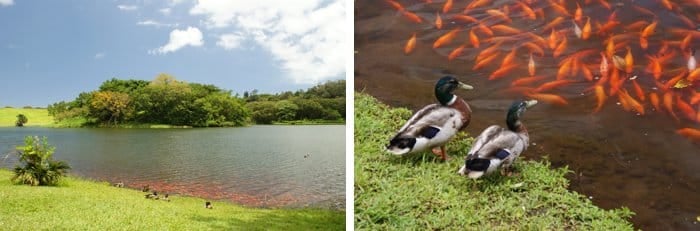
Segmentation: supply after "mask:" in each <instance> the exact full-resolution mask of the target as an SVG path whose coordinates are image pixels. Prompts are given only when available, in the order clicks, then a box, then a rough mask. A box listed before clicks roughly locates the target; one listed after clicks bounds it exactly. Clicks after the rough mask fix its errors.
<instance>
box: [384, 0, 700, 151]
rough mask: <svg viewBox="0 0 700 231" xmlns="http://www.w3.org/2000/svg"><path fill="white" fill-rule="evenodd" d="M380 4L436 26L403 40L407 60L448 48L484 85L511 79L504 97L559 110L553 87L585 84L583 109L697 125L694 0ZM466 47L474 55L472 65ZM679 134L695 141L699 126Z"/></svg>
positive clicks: (395, 0)
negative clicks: (612, 109) (427, 49)
mask: <svg viewBox="0 0 700 231" xmlns="http://www.w3.org/2000/svg"><path fill="white" fill-rule="evenodd" d="M384 1H385V2H386V3H388V5H389V6H390V7H392V8H394V9H395V10H396V11H397V14H399V15H401V16H400V17H402V18H404V19H406V20H407V21H408V22H409V23H415V24H418V25H421V26H425V25H430V26H431V27H434V29H431V30H425V29H424V28H425V27H423V28H422V29H421V31H416V32H414V33H412V34H411V35H410V36H408V37H410V38H409V39H408V41H407V42H406V44H405V46H404V53H405V54H406V55H410V54H411V53H412V52H413V51H414V50H415V49H416V48H417V47H420V46H424V45H425V46H432V48H433V49H438V48H442V49H445V48H449V49H451V52H449V55H448V56H447V61H448V62H455V61H457V59H460V57H461V58H462V59H463V60H465V61H466V64H467V65H469V64H473V66H472V70H473V71H485V72H487V73H490V75H489V77H488V78H489V80H505V79H510V80H511V87H510V88H509V89H507V90H508V91H509V92H516V93H520V94H522V95H524V96H526V97H530V98H534V99H537V100H539V101H543V102H547V103H550V104H555V105H562V106H565V105H568V104H569V101H568V100H567V98H566V97H564V96H561V95H558V94H556V91H557V90H561V89H563V88H565V87H567V86H571V87H573V85H578V86H580V85H581V84H583V85H589V86H587V87H585V90H584V91H583V92H582V93H583V94H584V95H591V96H592V97H593V98H594V99H595V102H596V104H595V107H593V108H592V109H591V113H596V112H598V111H600V110H601V109H602V108H603V107H605V106H606V105H609V104H618V105H621V108H622V109H623V110H625V111H629V112H633V113H636V114H637V115H640V116H644V115H646V114H647V113H649V112H650V111H655V112H658V113H665V114H668V115H669V116H670V117H672V118H673V119H674V120H676V121H678V122H681V120H686V121H690V122H694V123H699V124H700V68H697V61H696V58H695V47H694V45H697V44H698V43H700V31H699V30H698V27H699V26H700V13H698V12H700V11H698V9H700V1H699V0H647V1H640V0H636V1H632V0H629V1H609V0H510V1H508V0H506V1H504V0H499V1H495V0H473V1H453V0H442V1H437V0H436V1H431V0H421V1H420V2H418V3H417V4H421V5H422V6H423V7H421V9H423V10H421V12H417V11H416V12H413V11H411V10H409V9H415V8H416V7H410V8H409V7H404V5H402V3H401V2H399V0H384ZM411 3H412V4H416V1H415V0H414V1H411ZM414 6H415V5H414ZM425 9H428V11H431V12H426V10H425ZM651 9H655V11H656V12H655V11H652V10H651ZM687 9H695V12H687V11H688V10H687ZM622 11H624V12H628V13H627V14H631V15H632V16H634V17H628V16H624V17H623V16H621V15H622V14H621V13H618V12H622ZM627 14H625V15H627ZM658 15H662V16H658ZM540 24H541V25H542V26H541V27H537V28H532V29H519V28H531V27H532V26H531V25H540ZM435 30H437V31H439V32H440V33H438V34H439V35H438V36H437V38H436V36H435V34H436V33H435ZM460 40H461V41H460ZM696 41H697V42H696ZM431 43H432V45H430V44H431ZM570 44H576V45H577V47H579V48H577V49H575V50H574V49H569V45H570ZM452 47H454V48H452ZM581 47H583V48H581ZM467 51H469V52H476V53H475V54H476V56H475V59H474V60H472V59H471V56H467V55H466V54H465V53H466V52H467ZM543 62H547V63H556V64H558V70H557V71H556V73H553V74H550V73H547V74H545V73H542V74H538V70H537V68H538V63H543ZM523 67H526V69H527V74H521V73H525V71H524V70H522V68H523ZM610 101H613V103H610ZM677 133H678V134H680V135H682V136H684V137H687V138H689V139H691V140H693V141H696V142H700V129H696V128H690V127H686V128H681V129H678V130H677Z"/></svg>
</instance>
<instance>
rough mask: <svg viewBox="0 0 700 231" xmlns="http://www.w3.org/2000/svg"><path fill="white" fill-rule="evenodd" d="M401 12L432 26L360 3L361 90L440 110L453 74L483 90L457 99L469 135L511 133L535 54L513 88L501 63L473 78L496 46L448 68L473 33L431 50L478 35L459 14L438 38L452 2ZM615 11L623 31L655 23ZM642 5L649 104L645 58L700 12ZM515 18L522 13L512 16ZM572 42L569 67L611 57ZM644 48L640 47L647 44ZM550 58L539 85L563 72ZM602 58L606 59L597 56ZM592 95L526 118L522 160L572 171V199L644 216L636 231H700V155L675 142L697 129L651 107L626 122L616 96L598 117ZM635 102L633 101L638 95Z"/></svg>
mask: <svg viewBox="0 0 700 231" xmlns="http://www.w3.org/2000/svg"><path fill="white" fill-rule="evenodd" d="M397 2H398V3H400V4H402V5H403V7H405V9H406V10H408V11H410V12H414V13H416V14H417V15H418V16H419V17H421V18H422V19H423V20H424V22H423V23H420V24H418V23H414V22H411V21H410V20H408V19H407V17H405V16H403V15H402V14H401V13H399V12H398V11H397V10H396V9H394V8H392V7H391V6H390V5H389V4H387V3H386V2H385V1H370V0H359V1H356V2H355V50H356V54H355V90H357V91H364V92H366V93H369V94H371V95H373V96H375V97H377V98H378V99H380V100H381V101H383V102H385V103H387V104H389V105H392V106H405V107H409V108H411V109H413V110H416V109H419V108H420V107H422V106H424V105H426V104H429V103H433V102H435V99H434V96H433V86H434V83H435V81H436V80H437V79H438V78H440V77H441V76H443V75H445V74H451V75H455V76H457V77H458V79H460V80H461V81H464V82H466V83H468V84H471V85H473V86H474V87H475V88H476V89H475V90H473V91H469V92H464V91H462V92H458V94H459V95H461V96H462V97H463V98H465V99H467V100H468V102H469V103H470V105H471V106H472V109H473V110H474V117H473V118H472V122H471V125H470V126H469V127H468V131H469V132H470V133H471V134H474V135H476V134H479V133H480V132H481V131H482V130H483V129H485V128H486V127H487V126H489V125H491V124H503V123H504V120H505V109H506V107H507V106H508V105H509V104H510V102H511V101H512V100H513V99H515V98H520V97H523V96H522V95H520V94H518V93H507V92H503V91H502V90H505V89H507V88H508V86H510V84H511V82H512V81H513V80H515V79H517V78H518V77H523V76H528V72H527V60H528V53H527V51H526V50H522V51H519V52H518V53H517V58H516V59H517V61H518V62H519V64H521V67H519V68H518V69H516V70H515V71H514V72H511V73H509V74H508V75H507V76H506V77H504V78H501V79H498V80H493V81H490V80H488V76H489V75H490V74H491V73H492V72H493V71H494V70H495V69H497V67H498V64H500V60H501V59H502V58H499V60H497V61H495V62H494V63H493V64H492V65H491V66H490V67H487V68H483V69H480V70H478V71H473V70H472V66H473V65H474V63H473V62H474V57H475V56H476V55H477V54H478V52H480V51H481V50H483V49H484V48H485V47H488V45H489V44H488V43H483V42H482V46H481V47H480V48H478V49H477V48H472V47H471V45H467V48H466V49H465V50H464V52H463V53H462V55H460V56H458V58H457V59H455V60H453V61H448V59H447V55H448V54H449V53H450V52H451V51H452V50H454V49H455V48H457V47H458V46H459V45H460V44H469V38H468V36H467V33H466V32H462V33H460V34H459V35H458V36H457V37H456V38H455V40H454V41H453V42H451V43H450V44H448V45H445V46H443V47H440V48H437V49H433V48H432V47H433V42H434V41H435V40H436V39H437V38H438V37H439V36H441V35H443V34H445V33H446V32H447V31H449V30H451V29H453V28H456V27H462V28H467V29H468V28H470V25H469V24H466V23H463V22H454V23H452V21H454V20H449V19H447V18H448V17H449V15H450V13H448V14H446V15H448V16H444V18H443V20H444V24H445V26H444V27H443V28H442V29H441V30H438V29H436V28H435V26H434V25H433V24H432V22H433V21H434V19H435V13H436V12H437V11H440V10H441V9H442V7H443V4H444V1H432V2H433V3H432V4H424V2H425V1H397ZM469 2H471V1H455V2H454V6H453V10H452V11H451V12H453V13H452V14H455V13H457V12H461V11H462V9H464V8H465V6H467V4H469ZM512 2H513V1H492V4H491V5H489V6H487V7H485V8H483V9H493V8H497V7H500V6H503V5H508V4H511V3H512ZM538 2H546V1H538ZM567 2H570V4H573V7H572V6H568V7H567V9H574V8H575V3H574V1H567ZM581 2H583V1H581ZM594 2H595V1H594ZM672 2H677V3H685V2H683V1H672ZM687 2H691V1H687ZM610 3H611V4H612V5H613V7H614V6H616V5H617V7H618V8H619V9H621V10H618V13H617V17H618V20H620V21H621V22H622V26H625V25H627V24H629V23H631V22H634V21H638V20H643V19H646V20H648V21H651V17H650V16H648V15H643V14H640V13H638V12H637V11H633V10H629V9H628V8H629V7H630V6H631V4H632V1H610ZM617 3H619V4H617ZM634 4H636V5H639V6H643V7H645V8H647V9H650V10H652V11H653V12H655V13H657V16H659V18H660V21H659V26H658V28H660V29H657V31H656V34H655V35H653V36H651V37H649V49H648V50H647V51H643V50H641V49H640V48H639V45H638V44H635V43H630V46H631V47H633V48H635V47H636V49H633V50H634V51H633V53H634V54H635V55H634V56H635V58H636V63H638V64H637V65H636V66H635V72H634V73H633V74H632V75H639V78H638V81H639V84H640V85H642V87H643V88H644V89H645V91H647V94H648V92H651V91H656V90H658V88H655V86H654V81H653V77H651V74H650V73H646V72H644V71H643V69H644V66H645V65H646V63H647V61H646V59H644V58H643V57H644V56H643V54H645V52H651V51H654V52H656V51H657V50H659V49H661V48H660V47H661V41H663V40H670V39H673V41H678V39H677V36H674V35H671V34H670V33H664V32H666V31H667V30H668V28H672V27H679V26H682V25H683V24H682V23H679V22H677V21H674V20H671V19H675V18H677V15H678V14H683V15H688V17H689V18H691V19H693V20H695V21H694V23H695V24H696V25H697V24H698V20H697V19H698V13H697V12H700V10H698V8H697V7H695V8H691V7H690V6H688V4H686V5H680V6H681V7H679V5H676V6H675V7H676V8H674V9H677V10H676V12H671V11H668V10H666V9H664V8H663V6H661V5H660V4H659V3H658V1H634ZM538 6H540V8H544V12H545V13H546V14H545V15H548V14H547V12H550V10H551V9H549V8H547V6H546V4H541V5H538ZM582 6H583V7H584V10H583V12H584V15H585V16H590V17H591V18H601V17H603V18H607V17H608V16H609V15H610V11H609V10H607V9H604V8H602V7H600V6H597V5H584V4H582ZM489 7H490V8H489ZM586 7H588V8H586ZM483 9H482V12H483ZM511 11H514V10H512V8H511ZM594 12H595V13H594ZM441 14H442V12H441ZM470 15H473V16H475V17H477V18H479V17H482V16H483V17H488V16H484V14H483V13H478V12H477V13H473V14H472V13H470ZM512 15H515V14H512ZM512 19H513V22H514V23H513V24H512V25H513V26H514V27H516V28H518V29H521V30H529V31H532V32H534V33H536V34H538V35H544V34H548V33H549V31H547V32H542V31H538V29H539V28H541V27H542V26H543V25H544V24H546V23H547V22H548V21H549V20H551V17H549V16H547V19H548V21H545V20H542V19H541V18H539V16H538V19H537V20H536V21H530V22H528V21H524V19H522V16H521V18H518V17H512ZM426 21H427V22H426ZM570 25H572V23H571V20H570V18H569V19H567V20H566V22H565V23H564V24H562V26H559V27H557V28H562V29H566V27H570ZM414 32H416V33H417V38H418V39H417V45H416V48H415V50H414V51H413V52H412V53H411V54H410V55H405V54H404V45H405V44H406V41H407V40H408V39H409V37H410V36H411V35H412V34H413V33H414ZM620 33H622V32H620ZM568 34H569V36H568V39H569V48H568V49H567V51H568V52H567V53H565V55H563V56H564V57H566V54H571V53H573V52H575V51H577V50H581V49H588V48H591V47H596V48H598V47H600V48H603V46H602V45H601V44H604V42H603V39H604V38H602V37H601V36H598V35H594V36H592V37H591V39H590V40H588V41H582V40H580V39H577V38H576V37H574V35H573V32H570V33H568ZM635 38H637V39H638V36H637V37H635ZM465 41H466V42H465ZM592 44H595V45H592ZM675 44H677V43H675ZM698 45H700V37H698V38H694V39H693V41H692V42H690V45H689V46H690V47H698ZM676 46H677V45H676ZM509 50H510V48H509V47H503V48H502V51H504V52H508V51H509ZM545 50H546V51H545V55H544V57H539V56H536V59H537V62H538V64H537V65H538V67H537V75H545V76H547V75H549V76H553V75H556V72H557V70H558V65H557V63H558V61H559V60H561V57H560V58H559V59H553V58H552V51H551V50H548V49H545ZM617 51H618V52H617V53H616V54H617V55H620V56H623V57H624V55H625V49H624V47H623V48H622V49H618V50H617ZM678 52H679V53H678V57H676V58H674V59H672V60H671V61H669V63H667V64H665V66H664V68H666V70H670V69H678V68H682V67H685V63H686V61H685V58H684V57H683V56H682V55H680V54H681V53H680V49H678ZM594 54H595V55H597V54H598V51H596V52H595V53H594ZM595 55H594V56H595ZM501 57H502V56H501ZM596 59H597V60H598V61H597V62H599V60H600V58H599V56H598V57H593V56H591V58H589V59H588V60H584V62H585V63H587V64H590V63H595V62H596ZM610 62H611V64H610V66H611V67H610V68H614V67H612V66H613V65H612V61H610ZM596 68H597V66H596ZM591 70H596V73H597V69H591ZM672 75H674V73H669V74H664V77H662V78H661V82H664V81H665V80H667V79H668V78H670V77H671V76H672ZM579 78H582V77H580V76H579ZM628 85H629V81H628V83H626V85H625V88H627V89H632V88H631V86H628ZM590 86H592V83H591V82H588V81H585V80H582V81H577V82H576V83H573V84H570V85H567V86H565V87H562V88H559V89H557V90H555V91H550V93H554V94H557V95H561V96H563V97H565V98H566V99H567V100H568V103H569V105H568V106H556V105H550V104H546V103H542V104H539V105H538V106H537V107H535V108H533V109H531V110H529V111H528V112H527V114H526V115H525V118H524V123H525V124H526V125H527V126H528V130H529V131H530V134H531V141H532V142H533V144H532V145H533V146H531V148H530V149H529V150H528V151H526V152H525V153H523V156H524V157H525V158H529V159H539V158H542V157H543V156H548V158H549V160H551V161H552V162H553V164H554V166H555V167H561V166H569V168H570V169H571V170H573V171H574V173H572V174H570V175H569V176H568V177H569V179H570V180H571V189H573V190H576V191H578V192H580V193H582V194H584V195H587V196H589V197H591V198H592V200H593V202H594V203H595V204H597V205H599V206H601V207H603V208H619V207H621V206H626V207H629V208H630V209H631V210H633V211H634V212H635V213H636V215H635V216H634V217H633V218H632V221H633V223H634V224H635V227H636V228H641V229H645V230H693V229H700V224H698V222H697V221H696V217H697V216H698V215H700V193H699V192H698V189H699V188H700V171H698V167H700V149H699V148H700V145H699V144H697V143H693V142H692V141H689V140H688V139H686V138H684V137H682V136H680V135H678V134H676V133H675V131H676V129H679V128H683V127H691V128H698V123H697V122H693V121H690V120H685V119H682V120H681V121H680V122H676V121H675V120H674V119H673V118H672V117H670V116H669V114H668V113H665V112H661V111H656V110H654V109H653V107H652V106H650V104H649V103H648V102H646V103H645V107H646V114H645V115H643V116H642V115H637V113H635V112H627V111H624V110H623V109H622V107H621V106H620V105H619V104H618V98H617V96H614V97H610V98H609V99H608V100H607V102H606V103H605V106H604V107H603V108H602V110H601V111H600V112H598V113H595V114H592V113H591V111H592V109H593V108H595V106H596V98H595V96H593V95H591V94H590V93H585V94H583V93H582V92H583V89H585V88H587V87H590ZM691 89H692V87H689V88H686V89H680V90H674V91H676V94H677V95H679V96H682V97H683V99H687V98H686V97H688V95H687V94H689V91H692V90H691ZM629 92H630V95H633V93H632V92H633V90H629ZM606 93H608V90H607V89H606ZM693 108H695V110H698V109H700V108H699V107H698V105H694V106H693ZM677 113H678V112H677ZM679 116H680V115H679ZM387 139H388V138H387Z"/></svg>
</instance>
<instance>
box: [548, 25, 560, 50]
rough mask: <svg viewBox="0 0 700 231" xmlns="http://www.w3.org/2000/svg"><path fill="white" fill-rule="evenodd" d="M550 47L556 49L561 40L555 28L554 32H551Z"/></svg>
mask: <svg viewBox="0 0 700 231" xmlns="http://www.w3.org/2000/svg"><path fill="white" fill-rule="evenodd" d="M548 42H549V49H552V50H554V48H557V44H558V42H559V39H558V38H557V33H556V32H554V29H552V33H550V34H549V41H548Z"/></svg>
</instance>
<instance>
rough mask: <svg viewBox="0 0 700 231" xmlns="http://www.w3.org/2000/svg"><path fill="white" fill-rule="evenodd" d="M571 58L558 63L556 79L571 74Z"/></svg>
mask: <svg viewBox="0 0 700 231" xmlns="http://www.w3.org/2000/svg"><path fill="white" fill-rule="evenodd" d="M572 60H573V59H566V60H564V62H562V64H561V65H559V70H558V71H557V79H564V78H566V77H567V75H569V74H571V66H572V65H571V61H572Z"/></svg>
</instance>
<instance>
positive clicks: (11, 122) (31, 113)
mask: <svg viewBox="0 0 700 231" xmlns="http://www.w3.org/2000/svg"><path fill="white" fill-rule="evenodd" d="M19 114H24V115H25V116H27V119H29V121H28V122H27V123H26V124H24V126H48V125H51V124H52V123H53V117H52V116H50V115H49V111H48V110H46V109H45V108H43V109H34V108H32V109H25V108H0V127H14V126H15V121H17V115H19Z"/></svg>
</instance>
